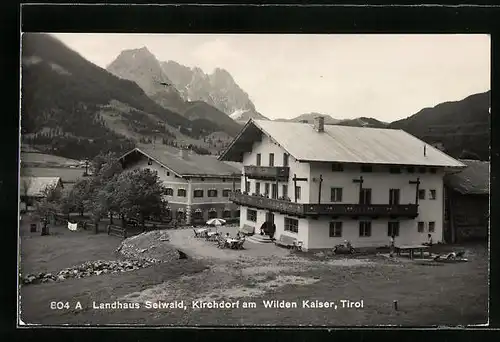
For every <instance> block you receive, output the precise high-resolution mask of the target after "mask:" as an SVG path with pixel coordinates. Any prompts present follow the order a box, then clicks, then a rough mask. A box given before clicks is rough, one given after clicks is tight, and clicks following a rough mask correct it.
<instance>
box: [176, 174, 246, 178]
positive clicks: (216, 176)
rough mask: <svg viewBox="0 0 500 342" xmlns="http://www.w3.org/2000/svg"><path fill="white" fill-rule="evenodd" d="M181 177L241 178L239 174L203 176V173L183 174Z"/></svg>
mask: <svg viewBox="0 0 500 342" xmlns="http://www.w3.org/2000/svg"><path fill="white" fill-rule="evenodd" d="M182 176H183V177H191V178H199V177H204V178H235V179H237V178H239V177H241V173H240V174H208V173H207V174H203V173H196V174H184V175H182Z"/></svg>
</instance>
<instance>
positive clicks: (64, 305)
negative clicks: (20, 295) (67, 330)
mask: <svg viewBox="0 0 500 342" xmlns="http://www.w3.org/2000/svg"><path fill="white" fill-rule="evenodd" d="M50 308H51V309H52V310H64V309H66V310H67V309H69V302H50Z"/></svg>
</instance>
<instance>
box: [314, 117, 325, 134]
mask: <svg viewBox="0 0 500 342" xmlns="http://www.w3.org/2000/svg"><path fill="white" fill-rule="evenodd" d="M314 130H315V131H316V132H318V133H323V132H324V131H325V117H323V116H317V117H315V118H314Z"/></svg>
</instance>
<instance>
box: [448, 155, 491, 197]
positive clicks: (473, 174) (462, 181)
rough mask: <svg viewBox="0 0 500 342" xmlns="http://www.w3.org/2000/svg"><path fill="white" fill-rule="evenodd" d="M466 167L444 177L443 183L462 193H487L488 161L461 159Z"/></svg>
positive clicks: (488, 188) (488, 183)
mask: <svg viewBox="0 0 500 342" xmlns="http://www.w3.org/2000/svg"><path fill="white" fill-rule="evenodd" d="M461 161H462V162H463V163H464V164H466V165H467V167H466V168H465V169H464V170H462V171H460V172H458V173H455V174H451V175H447V176H445V178H444V182H445V184H446V185H447V186H448V187H449V188H451V189H453V190H455V191H457V192H459V193H461V194H464V195H488V194H489V193H490V162H487V161H480V160H470V159H461Z"/></svg>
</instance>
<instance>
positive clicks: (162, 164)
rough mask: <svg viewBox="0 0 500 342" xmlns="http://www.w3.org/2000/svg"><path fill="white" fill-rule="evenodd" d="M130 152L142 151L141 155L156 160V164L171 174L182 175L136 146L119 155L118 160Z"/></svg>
mask: <svg viewBox="0 0 500 342" xmlns="http://www.w3.org/2000/svg"><path fill="white" fill-rule="evenodd" d="M132 152H139V153H142V154H143V155H145V156H146V157H148V158H150V159H152V160H154V161H155V162H157V163H158V164H160V165H161V166H163V167H164V168H166V169H167V170H169V171H170V172H172V173H173V174H175V175H176V176H179V177H182V176H183V175H182V174H181V173H179V172H177V171H175V170H173V169H172V168H170V167H168V166H167V165H165V164H164V163H162V162H161V161H159V160H158V159H156V158H155V157H153V156H151V155H149V154H148V153H147V152H144V151H143V150H141V149H140V148H138V147H136V148H134V149H133V150H131V151H129V152H127V153H125V154H124V155H123V156H122V157H120V158H119V159H118V160H121V159H123V158H124V157H126V156H127V155H129V154H131V153H132Z"/></svg>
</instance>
